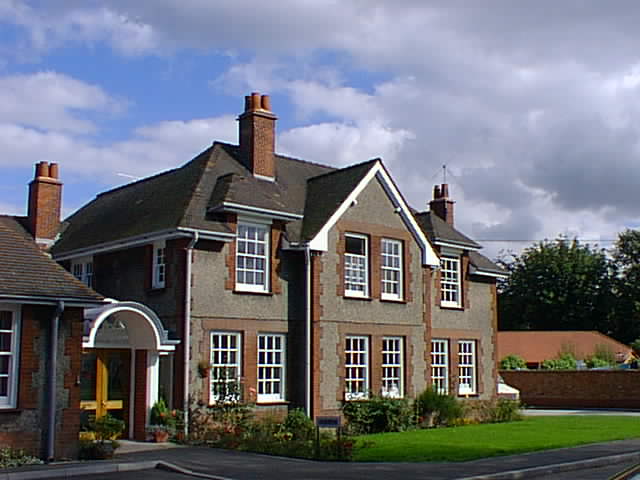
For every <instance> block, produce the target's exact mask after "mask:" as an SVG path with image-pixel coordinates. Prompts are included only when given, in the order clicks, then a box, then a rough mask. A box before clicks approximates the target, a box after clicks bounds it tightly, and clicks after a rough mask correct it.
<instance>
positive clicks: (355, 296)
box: [342, 293, 373, 302]
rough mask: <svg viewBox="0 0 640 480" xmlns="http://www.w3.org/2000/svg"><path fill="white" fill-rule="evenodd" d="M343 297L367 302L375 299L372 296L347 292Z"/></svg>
mask: <svg viewBox="0 0 640 480" xmlns="http://www.w3.org/2000/svg"><path fill="white" fill-rule="evenodd" d="M342 298H344V299H345V300H364V301H365V302H370V301H371V300H373V298H371V297H361V296H359V295H349V294H347V293H345V294H344V296H343V297H342Z"/></svg>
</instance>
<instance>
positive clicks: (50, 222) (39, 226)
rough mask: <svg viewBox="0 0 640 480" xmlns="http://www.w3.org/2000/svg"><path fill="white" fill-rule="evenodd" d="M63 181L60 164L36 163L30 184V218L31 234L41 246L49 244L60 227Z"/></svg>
mask: <svg viewBox="0 0 640 480" xmlns="http://www.w3.org/2000/svg"><path fill="white" fill-rule="evenodd" d="M61 205H62V183H61V182H60V180H59V179H58V164H56V163H52V164H51V165H49V163H48V162H40V163H37V164H36V173H35V177H34V179H33V180H32V181H31V183H30V184H29V204H28V219H29V228H30V230H31V234H32V235H33V237H34V238H35V240H36V243H38V244H39V245H41V246H45V247H46V246H49V245H50V243H51V242H53V239H54V238H55V236H56V234H57V233H58V230H59V229H60V208H61Z"/></svg>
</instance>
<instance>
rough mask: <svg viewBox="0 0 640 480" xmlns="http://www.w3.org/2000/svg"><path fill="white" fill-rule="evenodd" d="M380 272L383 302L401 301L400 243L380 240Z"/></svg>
mask: <svg viewBox="0 0 640 480" xmlns="http://www.w3.org/2000/svg"><path fill="white" fill-rule="evenodd" d="M381 247H382V249H381V250H382V254H381V258H380V262H381V265H380V270H381V277H382V295H381V298H382V299H383V300H401V299H402V242H400V241H398V240H391V239H388V238H383V239H382V245H381Z"/></svg>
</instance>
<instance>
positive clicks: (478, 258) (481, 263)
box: [469, 251, 507, 276]
mask: <svg viewBox="0 0 640 480" xmlns="http://www.w3.org/2000/svg"><path fill="white" fill-rule="evenodd" d="M469 261H470V262H471V265H472V266H473V267H475V269H476V272H477V273H489V274H493V275H499V276H506V275H507V272H506V270H505V269H504V268H502V267H500V266H499V265H496V264H495V263H493V262H492V261H491V260H489V259H488V258H487V257H485V256H484V255H482V254H481V253H478V252H473V251H472V252H469ZM474 273H475V272H474Z"/></svg>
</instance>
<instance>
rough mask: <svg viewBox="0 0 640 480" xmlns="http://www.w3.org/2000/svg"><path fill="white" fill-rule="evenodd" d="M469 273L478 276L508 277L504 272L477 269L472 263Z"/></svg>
mask: <svg viewBox="0 0 640 480" xmlns="http://www.w3.org/2000/svg"><path fill="white" fill-rule="evenodd" d="M469 273H470V274H471V275H478V276H480V277H492V278H509V275H507V274H506V273H496V272H489V271H487V270H478V268H476V267H474V266H473V265H471V266H470V268H469Z"/></svg>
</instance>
